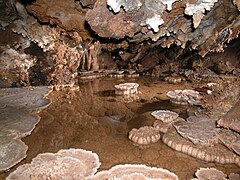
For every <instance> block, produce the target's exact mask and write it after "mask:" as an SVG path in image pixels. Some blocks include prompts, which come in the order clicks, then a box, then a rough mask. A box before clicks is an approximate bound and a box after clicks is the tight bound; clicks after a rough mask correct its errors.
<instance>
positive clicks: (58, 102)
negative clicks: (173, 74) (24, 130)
mask: <svg viewBox="0 0 240 180" xmlns="http://www.w3.org/2000/svg"><path fill="white" fill-rule="evenodd" d="M123 82H137V83H139V84H140V87H139V88H138V90H139V91H140V92H141V93H139V94H137V95H135V96H131V97H122V96H115V94H114V85H116V84H119V83H123ZM79 86H80V88H79V90H75V91H71V90H63V91H54V92H52V94H50V96H49V97H50V99H51V100H52V104H51V105H50V106H49V107H48V108H46V109H45V110H43V111H42V112H41V113H40V116H41V121H40V123H39V124H38V125H37V126H36V128H35V129H34V131H33V132H32V134H31V135H30V136H27V137H26V138H24V139H23V141H24V142H25V143H26V144H27V145H28V146H29V150H28V152H27V158H26V159H24V160H23V161H22V162H21V163H19V164H18V165H16V166H15V167H13V168H12V169H11V170H10V171H9V172H6V173H3V174H0V179H4V178H5V177H6V176H7V175H8V174H9V173H11V172H12V171H14V170H15V169H16V168H17V167H18V166H19V165H22V164H25V163H29V162H31V160H32V158H34V157H35V156H37V154H39V153H45V152H57V151H58V150H60V149H67V148H82V149H86V150H91V151H93V152H95V153H97V154H98V155H99V158H100V162H101V166H100V169H99V170H105V169H109V168H111V167H112V166H114V165H117V164H146V165H148V166H154V167H162V168H165V169H168V170H170V171H172V172H174V173H175V174H177V175H178V176H179V178H180V179H191V178H193V177H194V172H195V171H196V170H197V169H198V168H200V167H214V168H217V169H218V170H221V171H223V172H224V173H226V174H230V173H240V170H239V167H237V166H236V165H233V164H227V165H221V164H215V163H206V162H204V161H201V160H198V159H195V158H192V157H190V156H188V155H185V154H183V153H180V152H176V151H174V150H172V149H171V148H169V147H168V146H166V145H165V144H163V143H162V141H161V140H160V141H159V142H157V143H155V144H150V145H144V146H138V145H136V144H134V143H133V142H131V141H130V140H129V139H128V137H127V135H128V132H129V131H130V130H131V129H132V128H139V127H141V126H144V125H152V124H153V122H154V118H153V117H151V115H150V112H151V111H154V110H158V109H166V110H172V111H175V112H178V113H179V114H180V116H182V117H186V112H187V111H191V109H192V110H194V107H190V106H181V105H179V106H178V105H173V104H171V103H170V102H169V100H168V99H167V97H166V93H167V92H168V91H169V90H174V89H186V88H191V84H189V83H186V82H184V83H181V84H168V83H166V82H162V81H158V80H151V79H149V78H138V79H108V80H94V81H89V82H80V83H79Z"/></svg>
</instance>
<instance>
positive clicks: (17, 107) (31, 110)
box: [0, 87, 51, 171]
mask: <svg viewBox="0 0 240 180" xmlns="http://www.w3.org/2000/svg"><path fill="white" fill-rule="evenodd" d="M50 92H51V89H49V88H48V87H28V88H6V89H5V88H4V89H0V114H1V117H0V142H1V143H0V162H1V163H0V171H4V170H7V169H9V168H11V167H12V166H14V165H15V164H17V163H19V162H20V161H21V160H22V159H24V158H25V157H26V152H27V149H28V147H27V145H25V144H24V143H23V142H22V141H21V138H23V137H25V136H27V135H30V134H31V132H32V130H33V129H34V128H35V126H36V124H37V123H38V122H39V120H40V117H39V116H37V115H36V113H37V112H38V111H40V110H41V109H43V108H45V107H47V106H48V105H49V104H50V100H48V99H45V97H46V96H47V95H48V94H49V93H50Z"/></svg>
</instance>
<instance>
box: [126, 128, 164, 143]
mask: <svg viewBox="0 0 240 180" xmlns="http://www.w3.org/2000/svg"><path fill="white" fill-rule="evenodd" d="M160 137H161V136H160V133H159V130H157V129H156V128H154V127H151V126H143V127H140V128H139V129H136V128H133V129H132V130H131V131H130V132H129V135H128V138H129V139H130V140H132V141H133V142H135V143H137V144H140V145H146V144H150V143H155V142H157V141H158V140H159V139H160Z"/></svg>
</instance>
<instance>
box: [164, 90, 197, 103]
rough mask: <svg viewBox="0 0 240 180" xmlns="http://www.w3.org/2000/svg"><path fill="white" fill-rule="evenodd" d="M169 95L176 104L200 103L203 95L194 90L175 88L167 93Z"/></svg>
mask: <svg viewBox="0 0 240 180" xmlns="http://www.w3.org/2000/svg"><path fill="white" fill-rule="evenodd" d="M167 97H169V98H170V101H171V102H172V103H175V104H181V105H187V104H191V105H200V104H201V99H202V96H201V95H200V94H199V92H198V91H194V90H174V91H169V92H168V93H167Z"/></svg>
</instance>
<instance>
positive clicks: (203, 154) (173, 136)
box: [162, 127, 240, 166]
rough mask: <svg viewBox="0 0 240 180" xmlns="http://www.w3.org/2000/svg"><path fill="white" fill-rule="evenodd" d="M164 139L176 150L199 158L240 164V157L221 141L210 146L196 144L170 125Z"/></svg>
mask: <svg viewBox="0 0 240 180" xmlns="http://www.w3.org/2000/svg"><path fill="white" fill-rule="evenodd" d="M162 140H163V142H164V143H165V144H167V145H168V146H169V147H171V148H173V149H175V150H176V151H180V152H183V153H185V154H188V155H190V156H193V157H195V158H197V159H201V160H204V161H207V162H217V163H221V164H227V163H235V164H237V165H238V166H240V157H239V156H238V155H236V154H235V153H234V152H232V151H231V150H229V149H228V148H226V147H225V146H224V145H221V144H219V143H218V144H215V145H213V146H209V147H208V146H199V145H194V144H193V143H192V142H190V141H189V140H187V139H185V138H183V137H182V136H181V135H179V134H178V133H177V131H176V130H175V129H174V128H173V127H170V128H169V130H168V131H167V132H166V133H165V134H164V135H163V138H162Z"/></svg>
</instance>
